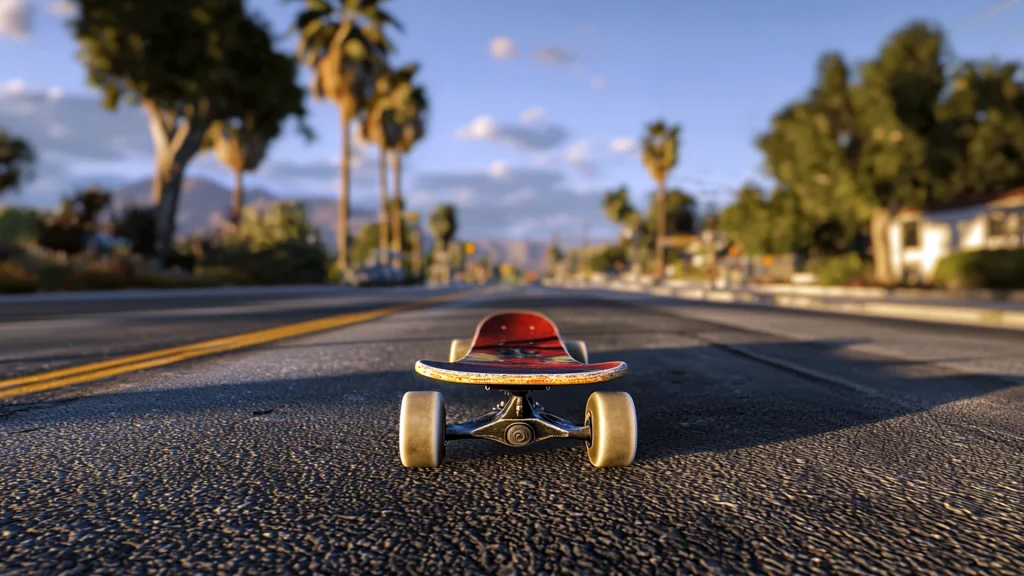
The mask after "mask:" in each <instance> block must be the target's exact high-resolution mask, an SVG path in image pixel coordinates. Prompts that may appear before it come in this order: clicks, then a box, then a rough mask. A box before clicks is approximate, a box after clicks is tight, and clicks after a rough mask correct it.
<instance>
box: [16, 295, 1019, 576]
mask: <svg viewBox="0 0 1024 576" xmlns="http://www.w3.org/2000/svg"><path fill="white" fill-rule="evenodd" d="M364 294H365V296H364V297H366V298H371V299H372V298H382V299H383V298H384V296H382V295H380V294H379V293H377V292H372V293H371V292H366V293H364ZM349 297H352V298H355V297H357V296H355V295H352V296H338V298H339V299H344V298H349ZM503 308H532V309H537V310H539V311H541V312H544V313H546V314H548V315H550V316H551V317H552V318H554V319H555V321H556V322H557V323H558V324H559V326H560V328H561V329H562V332H563V335H564V336H566V337H569V338H584V339H586V340H587V342H588V344H589V346H590V348H591V354H592V358H593V359H594V360H609V359H621V360H625V361H626V362H628V363H629V365H630V368H631V373H630V375H628V376H626V377H625V378H624V379H622V380H619V381H615V382H611V383H608V384H602V385H598V386H583V387H574V388H568V389H561V390H556V391H550V392H544V393H540V394H538V396H537V398H538V400H540V401H541V402H543V404H544V405H545V407H546V408H547V409H549V410H551V411H553V412H555V413H559V414H562V415H564V416H567V417H570V418H571V419H573V420H576V421H579V420H581V419H582V413H583V408H584V403H585V401H586V397H587V395H588V394H589V393H590V392H592V391H594V390H598V389H611V390H614V389H621V390H626V391H628V392H629V393H630V394H632V395H633V398H634V401H635V403H636V406H637V412H638V420H639V426H640V440H639V448H638V455H637V461H636V462H635V464H634V465H633V466H632V467H629V468H625V469H604V470H598V469H594V468H592V467H591V466H590V464H589V462H588V461H587V458H586V455H585V452H584V449H583V448H582V446H580V445H578V444H575V443H569V442H550V443H545V444H540V445H537V446H535V447H532V448H530V449H527V450H524V451H515V450H512V449H508V448H504V447H502V446H499V445H496V444H492V443H488V442H485V441H475V442H474V441H462V442H453V443H450V444H449V445H448V455H447V458H446V460H445V462H444V464H443V466H442V467H441V468H439V469H436V470H406V469H404V468H402V467H401V464H400V462H399V458H398V451H397V427H398V413H399V405H400V401H401V396H402V394H403V393H404V392H406V391H408V390H426V389H436V390H440V391H441V392H442V393H443V394H444V396H445V399H446V401H447V403H448V414H449V419H450V420H454V419H456V418H466V417H470V416H472V415H474V414H476V413H479V412H483V411H486V410H487V409H488V408H490V407H491V406H492V405H493V404H494V402H495V401H497V400H498V399H500V397H499V396H498V395H497V394H496V393H491V392H487V391H485V390H482V389H481V388H478V387H472V386H459V385H449V384H441V383H433V382H430V381H426V380H424V379H422V378H421V377H419V376H416V375H415V374H414V373H413V372H412V365H413V363H414V362H415V360H417V359H419V358H444V356H445V355H446V352H447V343H448V340H449V339H451V338H456V337H467V336H469V335H471V333H472V329H473V327H474V326H475V324H476V323H477V321H478V320H479V319H480V318H481V317H482V316H483V315H484V314H486V313H488V312H491V311H496V310H499V309H503ZM257 315H258V314H257ZM203 318H204V319H195V320H193V322H194V323H195V324H194V325H193V326H195V328H193V329H194V330H205V329H210V330H213V329H219V328H218V327H217V325H218V324H221V323H222V322H226V321H227V320H222V319H221V318H219V317H218V316H217V315H209V316H205V317H203ZM281 318H283V317H279V318H277V320H280V319H281ZM38 321H39V322H45V321H50V320H46V319H45V318H40V319H39V320H38ZM23 322H24V323H28V324H31V323H32V322H33V320H32V319H25V320H24V321H23ZM8 326H9V325H8V324H0V332H4V333H5V334H6V333H7V332H8V330H9V329H8ZM100 332H103V331H102V330H100ZM40 338H41V337H40ZM53 338H59V335H58V334H54V335H53ZM88 340H89V339H88V337H87V336H83V340H81V341H80V343H78V344H76V345H75V346H84V347H88V346H89V341H88ZM9 341H10V340H8V342H9ZM40 341H41V340H40ZM118 345H119V344H118ZM111 346H112V347H116V345H114V344H111ZM72 348H74V346H72ZM1021 350H1024V335H1022V334H1019V333H1010V332H1000V331H996V330H983V329H973V328H963V327H944V326H936V325H927V324H913V323H908V322H887V321H883V320H877V319H858V318H848V317H839V316H825V315H820V314H810V313H801V312H795V311H785V310H760V309H754V308H734V307H727V306H708V305H698V304H692V303H687V302H683V301H672V300H665V299H659V298H653V297H649V296H643V295H634V294H615V293H603V292H579V291H558V290H554V289H543V288H523V289H518V290H516V291H512V292H504V293H496V294H490V295H483V296H474V297H470V298H467V299H465V300H461V301H458V302H453V303H448V304H443V305H439V306H436V307H432V308H424V309H417V310H413V311H409V312H402V313H399V314H395V315H392V316H388V317H385V318H383V319H380V320H376V321H373V322H370V323H365V324H358V325H353V326H349V327H346V328H343V329H339V330H336V331H333V332H328V333H322V334H318V335H312V336H305V337H301V338H296V339H292V340H286V341H281V342H278V343H275V344H272V345H267V346H263V347H261V348H257V349H249V350H245V351H240V352H235V353H230V354H226V355H222V356H216V357H209V358H203V359H198V360H192V361H188V362H185V363H181V364H176V365H172V366H168V367H165V368H160V369H154V370H151V371H147V372H140V373H134V374H128V375H122V376H119V377H117V378H115V379H113V380H110V381H105V382H97V383H92V384H84V385H81V386H76V387H71V388H64V389H61V390H57V391H51V392H47V393H43V394H41V395H38V396H34V397H31V398H21V399H18V403H17V404H14V405H10V406H6V407H0V470H2V471H3V472H2V473H0V573H5V574H7V573H12V574H16V573H24V574H56V573H67V574H74V573H90V574H94V573H110V574H136V573H138V574H141V573H147V574H148V573H160V572H164V573H201V574H236V573H249V574H268V573H306V572H309V573H333V574H371V573H386V574H404V573H424V574H688V573H701V574H704V573H710V574H737V573H753V574H776V573H779V574H781V573H803V574H807V573H810V574H926V573H948V574H1021V573H1024V459H1022V455H1024V387H1022V386H1021V382H1022V381H1024V354H1022V353H1021ZM4 351H5V353H7V349H6V348H4Z"/></svg>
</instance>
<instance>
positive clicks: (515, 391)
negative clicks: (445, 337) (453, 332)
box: [399, 311, 637, 468]
mask: <svg viewBox="0 0 1024 576" xmlns="http://www.w3.org/2000/svg"><path fill="white" fill-rule="evenodd" d="M588 356H589V355H588V353H587V347H586V344H584V343H583V342H582V341H572V340H562V338H561V336H559V334H558V329H557V328H555V325H554V323H552V322H551V320H550V319H548V318H547V317H545V316H543V315H541V314H537V313H535V312H518V311H517V312H503V313H499V314H492V315H491V316H488V317H487V318H484V319H483V320H482V321H481V322H480V324H479V325H478V326H477V330H476V334H475V336H474V337H473V339H472V340H469V341H467V340H453V341H452V343H451V348H450V350H449V358H448V360H449V361H448V362H437V361H431V360H420V361H418V362H417V363H416V372H417V373H419V374H420V375H422V376H426V377H428V378H432V379H434V380H440V381H442V382H450V383H455V384H476V385H482V386H484V388H485V389H486V390H498V391H502V392H504V393H505V395H506V399H505V400H503V401H501V402H499V403H498V405H497V406H495V407H494V408H492V409H491V410H490V411H488V412H487V413H485V414H481V415H479V416H477V417H475V418H473V419H471V420H468V421H466V422H461V423H457V424H448V423H447V419H446V413H447V410H446V409H445V404H444V398H443V397H442V396H441V393H440V392H425V391H424V392H407V393H406V394H405V396H404V397H403V398H402V412H401V418H400V421H399V454H400V456H401V459H402V464H403V465H404V466H406V467H409V468H435V467H437V466H440V464H441V461H442V460H443V459H444V454H445V444H446V443H447V442H449V441H451V440H468V439H484V440H491V441H494V442H497V443H499V444H503V445H505V446H509V447H513V448H523V447H526V446H530V445H532V444H536V443H538V442H543V441H545V440H551V439H553V438H564V439H572V440H582V441H583V442H585V443H586V447H587V456H588V457H589V459H590V462H591V464H593V465H594V466H596V467H599V468H606V467H618V466H628V465H629V464H631V463H632V462H633V458H634V456H635V455H636V437H637V427H636V409H635V407H634V405H633V399H632V398H631V397H630V395H629V394H627V393H625V392H604V391H601V392H594V393H592V394H591V395H590V398H589V399H588V400H587V407H586V412H585V415H584V422H583V425H582V426H578V425H576V424H573V423H572V422H570V421H569V420H566V419H565V418H562V417H560V416H556V415H555V414H552V413H550V412H548V411H547V410H545V409H544V407H543V406H541V405H540V403H539V402H537V401H536V400H534V399H533V398H531V397H530V395H529V394H530V392H533V391H537V390H550V389H551V388H553V387H559V386H571V385H581V384H597V383H601V382H607V381H610V380H614V379H616V378H619V377H621V376H623V375H625V374H626V371H627V367H626V364H625V362H600V363H596V364H591V363H589V358H588Z"/></svg>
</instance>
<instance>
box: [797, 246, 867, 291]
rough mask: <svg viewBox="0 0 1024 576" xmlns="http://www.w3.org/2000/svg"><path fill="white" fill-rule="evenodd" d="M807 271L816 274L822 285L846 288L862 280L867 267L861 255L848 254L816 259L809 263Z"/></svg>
mask: <svg viewBox="0 0 1024 576" xmlns="http://www.w3.org/2000/svg"><path fill="white" fill-rule="evenodd" d="M807 269H808V271H810V272H814V273H815V274H816V275H817V276H818V281H819V282H820V283H822V284H827V285H831V286H844V285H847V284H850V283H851V282H853V281H856V280H862V279H863V277H864V273H865V271H866V269H867V267H866V262H865V261H864V259H862V258H861V257H860V254H857V253H856V252H847V253H845V254H839V255H837V256H823V257H819V258H814V259H812V260H811V261H809V262H808V263H807Z"/></svg>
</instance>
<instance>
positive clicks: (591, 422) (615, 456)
mask: <svg viewBox="0 0 1024 576" xmlns="http://www.w3.org/2000/svg"><path fill="white" fill-rule="evenodd" d="M585 422H586V425H587V426H590V440H589V441H588V442H587V456H588V457H589V458H590V463H591V464H593V465H594V466H595V467H597V468H617V467H622V466H629V465H630V464H632V463H633V458H634V457H635V456H636V437H637V431H636V408H635V406H634V405H633V398H632V397H631V396H630V395H629V394H627V393H625V392H594V393H593V394H591V395H590V398H589V399H587V414H586V419H585Z"/></svg>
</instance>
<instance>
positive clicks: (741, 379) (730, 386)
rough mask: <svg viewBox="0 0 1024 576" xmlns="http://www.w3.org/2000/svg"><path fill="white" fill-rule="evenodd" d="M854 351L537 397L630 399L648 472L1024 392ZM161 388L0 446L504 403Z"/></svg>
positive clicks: (298, 388) (24, 428)
mask: <svg viewBox="0 0 1024 576" xmlns="http://www.w3.org/2000/svg"><path fill="white" fill-rule="evenodd" d="M848 344H849V343H844V342H837V341H819V342H806V343H792V342H773V343H752V344H744V345H742V348H743V350H744V351H745V352H746V353H747V354H753V355H755V356H760V357H762V358H766V359H779V360H780V361H786V362H792V361H793V359H797V361H799V364H798V368H806V369H807V370H809V371H812V372H814V373H818V374H826V375H830V376H831V377H835V378H836V379H837V380H839V382H838V383H837V382H836V381H829V380H828V379H821V378H816V377H813V376H808V375H806V374H804V375H802V374H801V373H800V371H799V370H796V371H794V370H792V369H784V368H780V367H779V366H777V365H772V364H771V363H765V362H761V361H758V360H755V359H752V358H751V356H749V355H739V354H737V353H736V352H735V351H733V350H730V349H728V348H724V347H721V346H717V345H702V346H688V347H669V348H664V347H663V348H647V349H623V350H601V351H593V352H592V359H593V360H594V361H605V360H624V361H626V362H627V363H628V364H629V366H630V374H628V375H627V376H626V377H624V378H622V379H620V380H617V381H614V382H609V383H604V384H599V385H589V386H576V387H565V388H560V389H555V390H550V391H546V392H539V393H537V394H536V399H537V400H539V401H540V402H542V403H543V405H544V406H545V408H547V409H548V410H550V411H552V412H554V413H556V414H559V415H561V416H563V417H566V418H568V419H570V420H572V421H574V422H577V423H580V422H581V421H582V419H583V418H582V416H583V409H584V406H585V403H586V398H587V396H588V395H589V394H590V393H592V392H595V391H598V390H624V391H627V392H629V393H630V394H631V395H632V396H633V398H634V402H635V404H636V408H637V415H638V423H639V446H638V454H637V461H638V463H641V464H642V463H643V462H650V461H656V460H660V459H665V458H673V457H685V456H687V455H691V454H697V453H705V452H724V451H730V450H735V449H739V448H749V447H757V446H764V445H767V444H773V443H778V442H785V441H789V440H794V439H799V438H806V437H811V436H817V435H821V434H826V433H829V432H834V431H838V430H844V429H850V428H856V427H860V426H865V425H870V424H874V423H878V422H882V421H886V420H890V419H894V418H899V417H902V416H907V415H911V414H915V413H919V412H922V411H926V410H929V409H932V408H935V407H937V406H940V405H943V404H947V403H950V402H956V401H960V400H965V399H969V398H976V397H980V396H984V395H988V394H994V393H999V392H1000V391H1003V390H1006V389H1009V388H1012V387H1015V386H1017V384H1016V383H1015V382H1014V381H1013V380H1012V379H1011V377H1009V376H1006V377H1002V376H990V375H967V374H948V373H947V374H942V375H937V376H930V377H919V376H915V375H913V373H912V371H911V373H908V372H907V371H906V370H905V367H903V366H900V365H898V364H893V363H892V362H891V361H889V360H879V361H873V360H870V359H866V358H863V357H857V356H850V355H847V354H845V352H844V348H845V347H846V346H847V345H848ZM193 373H194V372H193ZM192 379H193V381H194V376H193V377H192ZM154 380H155V379H152V378H150V379H149V381H150V382H153V381H154ZM851 384H852V385H851ZM160 385H161V386H165V387H164V388H161V389H121V390H118V389H109V390H104V389H103V385H101V384H100V385H96V386H98V388H96V389H95V390H93V391H90V390H89V388H88V386H89V385H86V386H85V387H83V388H82V389H81V393H82V394H83V396H81V397H78V398H72V399H67V398H65V399H61V400H58V401H48V399H47V398H46V396H45V394H44V395H40V396H37V397H36V398H35V399H34V400H33V401H27V402H23V403H21V404H18V405H13V406H6V407H2V408H0V438H2V439H3V441H4V442H12V441H16V437H17V436H18V435H19V434H29V433H42V432H43V431H44V430H46V429H48V428H54V427H65V426H70V425H75V424H78V423H83V422H90V423H97V422H123V421H144V420H151V419H161V418H176V419H178V421H189V420H190V419H193V418H194V419H196V420H199V419H202V420H203V421H206V422H209V421H211V419H212V420H214V421H216V420H218V419H219V421H221V422H223V423H231V422H244V421H253V420H254V421H259V422H262V423H264V424H265V425H267V426H270V427H274V426H304V425H308V422H309V421H310V420H318V421H320V422H326V423H327V424H326V426H327V429H325V431H324V433H325V434H332V435H337V436H339V437H346V436H347V437H348V440H347V442H348V443H349V445H352V444H353V443H355V444H359V443H363V444H366V446H367V447H371V446H372V447H374V449H379V448H380V447H381V446H388V447H394V446H397V430H398V417H399V408H400V404H401V398H402V394H404V393H405V392H407V391H410V390H440V391H441V392H442V393H443V394H444V396H445V399H446V403H447V404H448V415H449V422H454V421H456V420H458V419H467V418H470V417H472V416H474V415H476V414H478V413H481V412H484V411H486V410H487V409H488V408H489V407H490V406H492V405H493V404H494V403H496V402H497V401H498V400H500V399H501V398H502V396H501V395H500V394H499V393H497V392H490V391H486V390H484V389H483V387H480V386H463V385H452V384H445V383H437V382H433V381H430V380H427V379H425V378H423V377H420V376H418V375H416V374H415V373H414V372H413V371H412V365H411V363H410V366H409V370H402V371H385V372H367V373H357V374H346V375H338V376H325V377H316V378H287V377H275V378H268V379H266V380H263V381H256V382H246V383H232V382H225V383H214V382H211V383H206V384H199V385H195V384H186V383H185V381H184V379H183V378H173V377H170V378H167V379H166V380H165V381H164V382H162V383H161V384H160ZM269 431H270V430H268V432H269ZM453 444H455V445H450V449H449V458H448V461H450V462H452V463H457V462H463V463H464V464H467V465H468V464H470V463H472V462H473V461H475V460H476V459H480V458H491V457H495V456H499V455H503V454H511V453H514V452H516V451H515V450H513V449H509V448H505V447H502V446H500V445H497V444H494V443H491V442H487V441H460V442H458V443H453ZM389 449H390V448H389ZM567 449H568V450H579V451H580V452H581V454H582V450H583V448H582V447H581V445H580V444H578V443H575V444H574V443H566V442H550V443H542V444H538V445H536V446H534V447H531V448H529V449H527V452H530V453H533V454H540V455H543V454H545V453H555V452H560V451H563V450H567ZM395 450H396V457H395V458H396V462H397V448H396V449H395Z"/></svg>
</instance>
